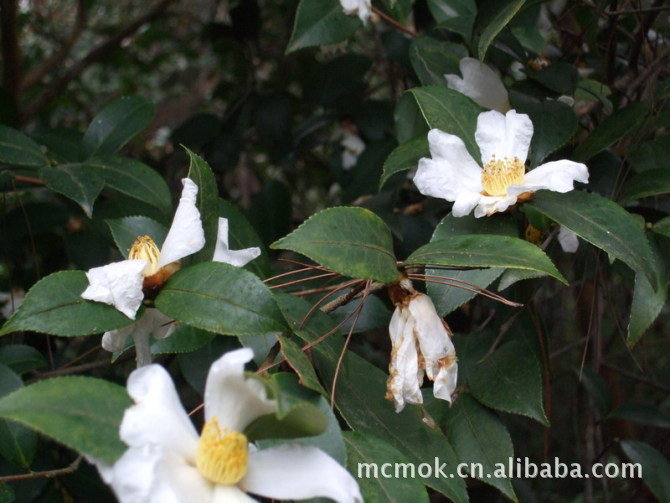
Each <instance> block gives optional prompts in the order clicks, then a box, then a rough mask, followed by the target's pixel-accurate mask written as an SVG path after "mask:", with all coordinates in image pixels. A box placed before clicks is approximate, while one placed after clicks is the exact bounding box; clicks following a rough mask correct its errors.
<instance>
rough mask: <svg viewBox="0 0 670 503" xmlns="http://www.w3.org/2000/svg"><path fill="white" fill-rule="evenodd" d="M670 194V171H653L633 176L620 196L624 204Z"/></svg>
mask: <svg viewBox="0 0 670 503" xmlns="http://www.w3.org/2000/svg"><path fill="white" fill-rule="evenodd" d="M668 193H670V170H669V169H663V168H661V169H652V170H649V171H644V172H642V173H640V174H638V175H635V176H633V177H632V178H631V179H630V180H628V181H627V182H626V184H625V185H624V186H623V190H622V191H621V195H620V196H619V201H621V203H622V204H624V203H627V202H629V201H634V200H635V199H640V198H643V197H649V196H657V195H659V194H668Z"/></svg>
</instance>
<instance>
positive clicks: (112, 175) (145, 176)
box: [86, 155, 172, 215]
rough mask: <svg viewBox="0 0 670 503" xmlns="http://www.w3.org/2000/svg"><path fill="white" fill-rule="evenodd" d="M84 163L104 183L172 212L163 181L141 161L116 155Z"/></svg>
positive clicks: (166, 187)
mask: <svg viewBox="0 0 670 503" xmlns="http://www.w3.org/2000/svg"><path fill="white" fill-rule="evenodd" d="M86 165H88V166H94V167H95V168H96V169H97V174H98V176H100V177H102V179H103V180H104V181H105V185H106V186H107V187H109V188H111V189H114V190H116V191H118V192H120V193H122V194H125V195H127V196H129V197H132V198H133V199H137V200H138V201H143V202H145V203H147V204H150V205H151V206H153V207H155V208H158V209H159V210H160V211H161V212H163V213H164V214H166V215H168V214H171V213H172V198H171V196H170V190H169V189H168V186H167V184H166V183H165V180H163V177H162V176H160V175H159V174H158V173H157V172H156V171H155V170H153V169H152V168H150V167H149V166H147V165H146V164H144V163H141V162H139V161H136V160H134V159H129V158H127V157H119V156H116V155H105V156H97V157H95V158H93V159H91V160H89V161H88V162H87V163H86Z"/></svg>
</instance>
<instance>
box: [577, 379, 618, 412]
mask: <svg viewBox="0 0 670 503" xmlns="http://www.w3.org/2000/svg"><path fill="white" fill-rule="evenodd" d="M574 372H575V375H577V378H578V379H579V382H580V384H581V385H582V386H584V389H585V390H586V392H587V393H588V394H589V397H590V398H591V400H593V403H594V405H595V406H596V407H597V408H598V410H599V411H600V413H601V414H602V415H603V416H606V415H607V414H608V413H609V411H610V409H611V408H612V393H610V389H609V387H608V385H607V381H605V379H604V378H603V377H602V376H601V375H600V374H597V373H596V372H594V371H593V370H592V369H590V368H588V367H584V368H575V369H574Z"/></svg>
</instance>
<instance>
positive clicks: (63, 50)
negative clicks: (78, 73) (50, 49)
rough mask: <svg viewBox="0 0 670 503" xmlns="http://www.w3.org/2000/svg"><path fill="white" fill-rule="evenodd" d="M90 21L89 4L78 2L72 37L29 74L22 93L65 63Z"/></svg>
mask: <svg viewBox="0 0 670 503" xmlns="http://www.w3.org/2000/svg"><path fill="white" fill-rule="evenodd" d="M87 19H88V2H87V1H86V0H77V19H76V21H75V25H74V27H73V28H72V33H70V36H69V37H68V38H67V39H66V40H65V42H63V43H62V45H61V47H60V48H59V49H58V50H57V51H56V52H54V53H53V54H52V55H51V56H49V57H48V58H47V59H46V60H44V61H43V62H42V64H41V65H40V66H38V67H37V68H35V69H34V70H32V71H31V72H30V73H28V74H27V75H26V76H25V78H24V79H23V81H22V82H21V88H20V90H21V91H25V90H26V89H30V88H31V87H32V86H34V85H35V84H37V83H39V82H41V81H42V79H43V78H44V77H46V75H47V74H48V73H49V72H51V70H53V69H54V68H55V67H56V66H58V65H60V64H62V63H63V60H64V59H65V58H66V57H67V55H68V54H69V53H70V50H71V49H72V47H73V46H74V44H75V42H77V40H78V39H79V37H80V36H81V34H82V33H83V31H84V28H85V27H86V21H87Z"/></svg>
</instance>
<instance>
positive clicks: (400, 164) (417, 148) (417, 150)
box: [379, 136, 430, 190]
mask: <svg viewBox="0 0 670 503" xmlns="http://www.w3.org/2000/svg"><path fill="white" fill-rule="evenodd" d="M429 156H430V152H429V151H428V137H427V136H419V137H418V138H414V139H413V140H410V141H408V142H406V143H403V144H402V145H398V146H397V147H396V148H395V149H394V150H393V152H391V154H390V155H389V156H388V157H387V158H386V161H385V162H384V172H383V173H382V176H381V178H380V179H379V190H381V189H382V187H383V186H384V184H385V183H386V182H387V181H388V179H389V178H391V177H392V176H393V175H395V174H396V173H401V172H403V171H409V170H410V169H414V168H416V167H417V166H418V164H419V159H421V158H422V157H429Z"/></svg>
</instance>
